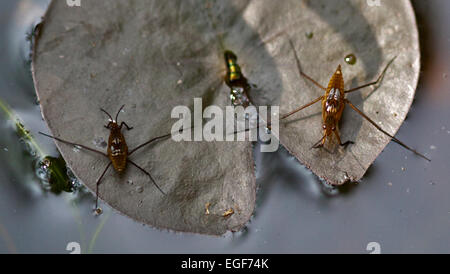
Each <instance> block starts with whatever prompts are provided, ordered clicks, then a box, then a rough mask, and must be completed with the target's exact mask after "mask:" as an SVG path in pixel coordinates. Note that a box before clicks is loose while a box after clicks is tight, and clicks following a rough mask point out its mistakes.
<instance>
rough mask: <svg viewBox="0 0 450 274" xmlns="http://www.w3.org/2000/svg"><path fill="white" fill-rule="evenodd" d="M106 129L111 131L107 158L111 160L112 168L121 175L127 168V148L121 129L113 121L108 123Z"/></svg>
mask: <svg viewBox="0 0 450 274" xmlns="http://www.w3.org/2000/svg"><path fill="white" fill-rule="evenodd" d="M106 127H107V128H109V130H110V131H111V132H110V133H109V138H108V148H107V154H108V158H109V159H110V160H111V163H112V165H113V168H114V169H115V170H116V171H117V172H119V173H122V172H124V171H125V168H126V167H127V157H128V146H127V142H126V141H125V137H124V136H123V134H122V127H121V126H119V125H118V124H117V122H115V121H111V122H109V124H108V125H107V126H106Z"/></svg>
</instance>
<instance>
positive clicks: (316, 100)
mask: <svg viewBox="0 0 450 274" xmlns="http://www.w3.org/2000/svg"><path fill="white" fill-rule="evenodd" d="M321 100H323V96H320V97H318V98H316V99H314V100H313V101H312V102H309V103H308V104H306V105H304V106H301V107H299V108H297V109H294V110H293V111H291V112H289V113H287V114H284V115H282V116H281V117H280V120H283V119H285V118H287V117H289V116H291V115H292V114H294V113H297V112H299V111H300V110H302V109H304V108H307V107H309V106H311V105H314V104H315V103H317V102H319V101H321Z"/></svg>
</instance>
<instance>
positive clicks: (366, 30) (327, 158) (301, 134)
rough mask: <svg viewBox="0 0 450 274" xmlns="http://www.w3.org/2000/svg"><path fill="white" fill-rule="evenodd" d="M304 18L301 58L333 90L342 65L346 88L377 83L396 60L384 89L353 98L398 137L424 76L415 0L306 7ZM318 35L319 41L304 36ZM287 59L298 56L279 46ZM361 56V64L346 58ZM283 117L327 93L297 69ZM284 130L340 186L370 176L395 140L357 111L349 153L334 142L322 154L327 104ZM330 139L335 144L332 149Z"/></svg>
mask: <svg viewBox="0 0 450 274" xmlns="http://www.w3.org/2000/svg"><path fill="white" fill-rule="evenodd" d="M304 3H305V9H304V10H303V12H302V14H301V16H300V17H299V18H297V20H298V23H297V24H298V26H301V30H299V31H297V32H292V33H289V36H290V38H291V39H292V40H293V42H294V45H295V48H296V51H297V54H298V56H299V59H300V62H301V66H302V71H303V72H304V73H306V74H308V75H309V76H310V77H312V78H313V79H315V80H316V81H317V82H319V83H320V84H321V85H323V86H325V87H326V86H327V85H328V81H329V80H330V78H331V76H332V74H333V73H334V72H335V71H336V68H337V66H338V65H339V64H340V65H342V73H343V76H344V81H345V88H346V89H350V88H354V87H358V86H361V85H363V84H366V83H369V82H372V81H375V80H376V78H377V77H378V75H380V74H381V72H382V70H383V69H384V68H385V66H386V65H387V64H388V62H389V61H390V60H391V59H392V58H393V57H395V56H397V58H396V59H395V61H394V62H393V63H392V65H391V66H390V67H389V68H388V70H387V72H386V75H385V77H384V80H383V81H382V82H381V84H380V85H379V88H377V89H376V90H374V88H365V89H362V90H361V91H356V92H353V93H350V94H348V96H347V98H348V99H349V100H350V101H351V102H353V104H355V105H356V106H357V107H358V108H359V109H361V110H362V111H363V112H364V113H366V114H367V115H368V116H369V117H371V119H372V120H374V121H375V122H376V123H377V124H378V125H380V126H381V127H382V128H383V129H385V130H386V131H387V132H389V133H391V134H395V133H396V132H397V130H398V129H399V127H400V125H401V124H402V122H403V120H404V119H405V117H406V115H407V113H408V111H409V108H410V106H411V103H412V101H413V98H414V93H415V89H416V86H417V82H418V77H419V71H420V51H419V42H418V32H417V26H416V22H415V17H414V13H413V9H412V7H411V4H410V2H409V1H406V0H405V1H380V5H379V6H377V5H376V3H377V1H371V2H370V3H372V4H373V5H369V1H365V0H364V1H362V0H361V1H356V0H355V1H305V2H304ZM301 32H313V33H314V36H313V38H308V37H307V35H300V34H301ZM273 46H274V48H277V51H278V52H280V54H283V55H284V54H286V53H288V52H290V53H289V58H294V53H293V52H292V49H291V48H290V47H289V45H288V44H287V43H286V42H285V41H282V40H281V39H280V40H277V41H276V42H275V43H274V45H273ZM349 54H353V55H355V56H356V58H357V60H358V61H357V62H356V64H355V65H351V64H347V63H346V62H345V57H346V56H348V55H349ZM284 71H285V78H286V79H287V80H286V81H284V83H283V86H284V87H285V88H284V89H283V93H282V98H281V106H280V113H288V112H290V111H292V110H294V109H296V108H298V107H300V106H302V105H305V104H306V103H308V102H311V101H312V100H314V99H316V98H317V97H319V96H320V95H323V91H322V90H321V89H320V88H317V87H316V86H315V85H314V84H312V83H311V82H309V81H308V80H306V79H304V78H302V77H301V76H300V75H299V73H298V70H297V69H296V68H295V65H294V64H293V65H292V67H291V69H289V70H284ZM286 120H287V122H284V123H282V124H281V125H280V132H279V136H280V142H281V143H282V144H283V145H284V146H285V147H286V148H287V150H288V151H289V152H290V153H291V154H293V155H295V156H296V157H297V159H299V160H300V162H302V163H303V164H305V165H306V166H307V167H308V168H310V169H311V170H312V171H313V172H314V173H315V174H316V175H318V176H319V177H320V178H322V179H324V180H326V181H327V182H328V183H330V184H333V185H341V184H343V183H345V182H347V181H357V180H359V179H361V178H362V176H363V175H364V173H365V172H366V170H367V169H368V167H369V166H370V165H371V164H372V162H373V161H374V160H375V158H376V157H377V156H378V155H379V153H381V151H382V150H383V149H384V147H385V146H386V145H387V144H388V143H389V142H390V138H389V137H387V136H385V135H384V134H383V133H381V132H379V131H378V130H377V129H376V128H375V127H374V126H373V125H371V124H370V123H369V122H367V121H366V120H364V118H363V117H361V116H359V115H358V114H357V113H356V112H355V111H353V110H352V109H351V108H350V107H348V106H347V107H346V109H345V110H344V113H343V118H342V121H341V125H340V132H341V139H342V141H343V142H346V141H347V140H350V141H353V142H354V143H355V144H352V145H349V146H348V147H347V148H346V149H344V148H342V147H339V145H337V142H336V139H335V138H334V136H333V138H332V140H333V141H334V142H332V143H331V144H329V145H327V146H326V148H322V149H311V147H312V146H313V145H314V144H315V143H316V142H317V141H318V140H320V139H321V137H322V127H321V126H322V116H321V104H320V103H317V104H315V105H313V106H311V107H309V108H307V109H304V110H302V111H300V112H298V113H297V114H295V115H293V116H291V117H289V118H288V119H286ZM328 142H329V140H327V143H328Z"/></svg>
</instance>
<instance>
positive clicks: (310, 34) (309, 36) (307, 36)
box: [305, 31, 314, 39]
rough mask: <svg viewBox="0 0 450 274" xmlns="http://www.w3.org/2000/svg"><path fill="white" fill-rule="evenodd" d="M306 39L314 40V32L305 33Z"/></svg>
mask: <svg viewBox="0 0 450 274" xmlns="http://www.w3.org/2000/svg"><path fill="white" fill-rule="evenodd" d="M305 36H306V38H308V39H312V38H313V37H314V33H313V32H312V31H308V32H306V33H305Z"/></svg>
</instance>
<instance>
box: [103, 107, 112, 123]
mask: <svg viewBox="0 0 450 274" xmlns="http://www.w3.org/2000/svg"><path fill="white" fill-rule="evenodd" d="M100 110H101V111H103V112H104V113H106V115H108V117H109V119H110V120H111V121H114V119H113V118H112V117H111V115H110V114H109V113H108V112H107V111H106V110H104V109H102V108H100Z"/></svg>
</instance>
